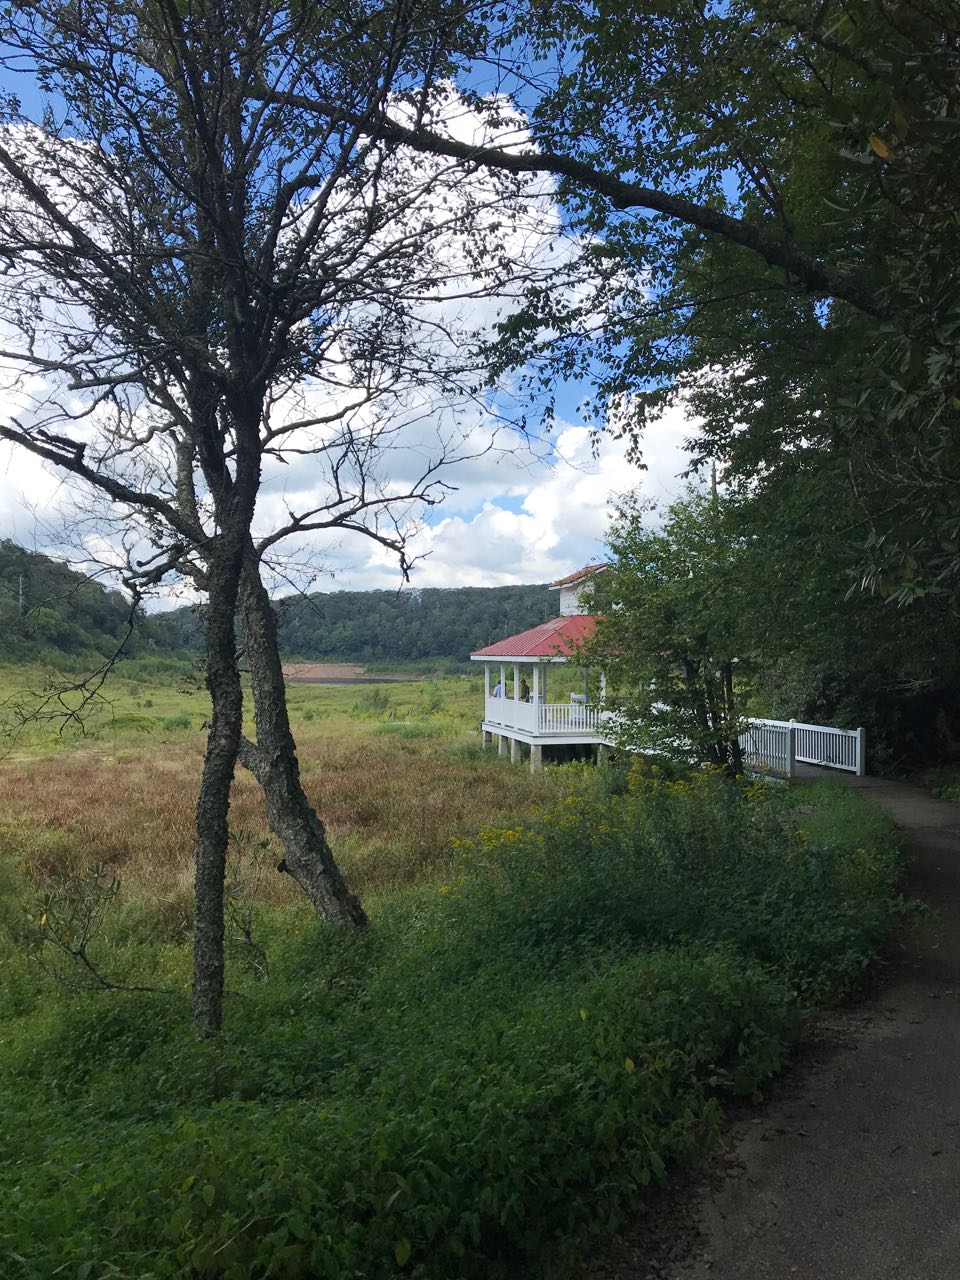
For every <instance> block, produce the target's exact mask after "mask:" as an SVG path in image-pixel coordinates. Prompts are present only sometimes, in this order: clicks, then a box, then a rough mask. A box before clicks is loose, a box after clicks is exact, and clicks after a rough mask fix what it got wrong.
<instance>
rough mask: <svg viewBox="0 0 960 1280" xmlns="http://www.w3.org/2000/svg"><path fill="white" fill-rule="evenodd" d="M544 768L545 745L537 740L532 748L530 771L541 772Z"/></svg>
mask: <svg viewBox="0 0 960 1280" xmlns="http://www.w3.org/2000/svg"><path fill="white" fill-rule="evenodd" d="M542 768H543V747H541V746H540V744H539V743H537V742H535V743H534V744H533V746H531V748H530V772H531V773H539V772H540V770H541V769H542Z"/></svg>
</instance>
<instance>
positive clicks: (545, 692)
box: [540, 663, 547, 702]
mask: <svg viewBox="0 0 960 1280" xmlns="http://www.w3.org/2000/svg"><path fill="white" fill-rule="evenodd" d="M540 692H541V694H542V695H543V700H544V702H546V700H547V664H546V663H544V665H543V688H542V689H541V690H540Z"/></svg>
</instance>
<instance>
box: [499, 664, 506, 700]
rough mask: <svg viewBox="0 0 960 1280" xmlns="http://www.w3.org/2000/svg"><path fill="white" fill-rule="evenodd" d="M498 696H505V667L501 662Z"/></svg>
mask: <svg viewBox="0 0 960 1280" xmlns="http://www.w3.org/2000/svg"><path fill="white" fill-rule="evenodd" d="M500 696H501V697H503V698H505V697H506V696H507V667H506V664H505V663H503V662H501V663H500Z"/></svg>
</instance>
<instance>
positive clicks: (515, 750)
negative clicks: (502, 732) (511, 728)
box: [510, 738, 520, 764]
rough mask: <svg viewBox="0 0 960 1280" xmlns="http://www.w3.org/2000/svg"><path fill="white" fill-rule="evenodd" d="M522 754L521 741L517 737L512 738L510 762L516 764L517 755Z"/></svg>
mask: <svg viewBox="0 0 960 1280" xmlns="http://www.w3.org/2000/svg"><path fill="white" fill-rule="evenodd" d="M519 755H520V742H519V740H518V739H517V738H511V739H510V763H511V764H516V763H517V757H518V756H519Z"/></svg>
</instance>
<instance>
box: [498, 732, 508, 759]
mask: <svg viewBox="0 0 960 1280" xmlns="http://www.w3.org/2000/svg"><path fill="white" fill-rule="evenodd" d="M506 754H507V739H506V738H505V736H504V735H503V734H502V733H501V734H500V737H499V738H498V739H497V755H498V756H505V755H506Z"/></svg>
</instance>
